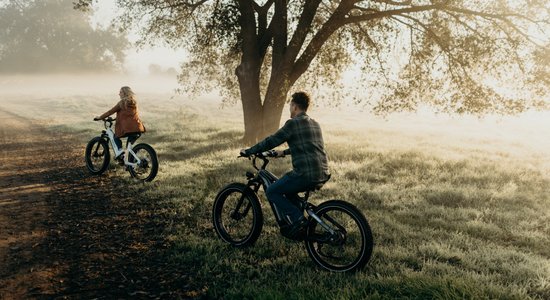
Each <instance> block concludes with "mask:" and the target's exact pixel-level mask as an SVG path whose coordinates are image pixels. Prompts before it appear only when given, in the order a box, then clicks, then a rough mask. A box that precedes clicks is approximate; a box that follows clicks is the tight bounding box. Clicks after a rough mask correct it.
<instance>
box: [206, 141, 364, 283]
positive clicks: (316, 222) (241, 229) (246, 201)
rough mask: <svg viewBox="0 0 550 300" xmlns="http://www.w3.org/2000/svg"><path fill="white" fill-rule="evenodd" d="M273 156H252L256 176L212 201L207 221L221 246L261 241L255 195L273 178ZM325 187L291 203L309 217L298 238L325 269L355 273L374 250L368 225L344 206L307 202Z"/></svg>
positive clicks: (260, 218) (279, 219)
mask: <svg viewBox="0 0 550 300" xmlns="http://www.w3.org/2000/svg"><path fill="white" fill-rule="evenodd" d="M275 156H276V153H275V151H273V150H271V151H266V152H263V153H257V154H254V155H251V156H250V158H251V159H252V165H253V166H254V168H255V169H256V170H257V172H256V173H252V172H246V178H247V179H248V183H246V184H243V183H231V184H229V185H227V186H226V187H224V188H223V189H222V190H221V191H220V192H219V193H218V195H217V196H216V200H215V201H214V207H213V210H212V219H213V223H214V228H215V230H216V233H217V234H218V236H219V237H220V238H221V239H222V240H224V241H225V242H227V243H229V244H231V245H234V246H236V247H246V246H250V245H252V244H254V242H256V240H257V239H258V237H259V236H260V233H261V231H262V227H263V213H262V207H261V205H260V201H259V199H258V196H257V192H258V190H259V189H260V187H263V189H264V191H265V190H267V188H268V187H269V186H270V185H271V184H273V183H274V182H275V181H276V180H277V179H278V178H277V177H276V176H275V175H273V173H271V172H269V171H268V170H266V169H265V168H266V166H267V164H268V163H269V159H268V157H275ZM257 159H260V160H262V162H263V163H262V165H261V167H258V166H257V165H256V161H257ZM325 182H326V181H325ZM325 182H319V183H317V184H315V185H314V186H312V187H311V188H310V189H309V190H307V191H305V192H304V196H299V195H297V196H296V197H295V198H294V199H292V200H291V201H293V203H294V204H296V205H297V206H298V207H300V208H301V209H302V210H303V211H305V212H306V213H307V215H308V217H307V226H306V232H305V238H304V239H303V241H304V242H305V246H306V249H307V252H308V254H309V256H310V257H311V258H312V259H313V261H314V262H315V263H316V264H317V265H319V266H320V267H322V268H324V269H326V270H329V271H333V272H348V271H355V270H359V269H361V268H363V267H364V266H365V265H366V264H367V262H368V261H369V259H370V257H371V255H372V250H373V247H374V243H373V237H372V232H371V229H370V226H369V223H368V222H367V219H366V218H365V216H364V215H363V214H362V213H361V211H360V210H359V209H357V207H355V206H354V205H352V204H350V203H348V202H345V201H342V200H330V201H326V202H323V203H321V204H320V205H319V206H316V205H313V204H312V203H310V202H308V200H309V195H310V193H311V192H313V191H315V190H318V189H320V188H321V186H322V185H323V184H324V183H325ZM268 202H269V201H268ZM269 204H270V205H271V209H272V210H273V214H274V215H275V218H276V220H277V223H278V225H279V227H280V226H282V225H283V224H285V222H284V221H283V219H282V216H281V213H280V212H279V211H277V208H276V206H274V205H273V204H272V203H271V202H269Z"/></svg>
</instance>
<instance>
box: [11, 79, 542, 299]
mask: <svg viewBox="0 0 550 300" xmlns="http://www.w3.org/2000/svg"><path fill="white" fill-rule="evenodd" d="M116 92H117V90H116V89H115V90H114V92H112V93H111V94H112V96H111V94H109V95H108V94H106V93H103V94H100V93H98V94H97V95H94V96H89V95H90V94H86V95H85V96H80V95H74V94H72V95H71V94H67V95H65V96H60V97H53V96H51V95H48V96H45V97H39V96H36V95H32V96H29V95H8V96H3V98H2V100H0V102H1V104H2V106H3V107H4V108H5V109H8V110H10V111H13V112H15V113H17V114H21V115H24V116H32V117H33V118H34V119H36V120H37V122H39V123H40V124H45V125H47V126H48V127H49V128H51V129H52V132H54V131H56V130H60V131H63V132H70V133H74V134H75V136H76V137H77V138H78V139H79V141H80V142H81V143H82V149H84V147H85V143H86V142H87V140H89V139H90V138H92V137H93V136H94V135H96V134H97V133H98V132H99V130H100V126H99V124H98V123H93V122H91V119H92V118H93V116H94V115H99V114H100V113H102V112H103V111H106V110H107V109H108V108H110V107H111V106H112V104H114V103H115V102H116V98H115V96H116ZM139 96H140V103H141V111H142V119H143V120H144V122H145V125H146V126H147V128H148V130H149V132H148V133H147V134H146V135H145V136H144V137H143V138H142V139H141V141H143V142H147V143H149V144H151V145H153V146H154V147H155V149H156V150H157V152H158V155H159V160H160V163H161V165H160V171H159V175H158V177H157V179H156V180H155V182H154V183H152V184H148V185H147V186H146V188H145V192H143V193H141V194H140V195H139V197H144V198H145V199H149V200H150V201H151V202H154V203H155V204H156V210H157V213H158V214H159V215H160V216H162V215H165V214H166V215H168V214H179V215H180V216H182V217H183V220H184V222H183V223H181V224H172V227H170V228H167V233H166V234H167V235H169V236H168V238H169V239H170V241H172V243H171V247H170V249H168V250H167V254H166V255H167V257H166V259H167V260H168V261H170V262H171V263H173V264H176V265H181V266H182V268H188V269H189V271H190V272H191V273H193V274H195V276H194V282H193V283H192V284H194V285H197V286H203V291H204V292H205V293H206V295H207V296H208V297H212V298H222V297H223V298H226V299H242V298H250V299H282V298H285V299H286V298H291V299H309V298H321V299H350V298H355V299H359V298H369V299H378V298H388V299H395V298H417V299H430V298H435V299H463V298H466V299H486V298H487V299H495V298H498V299H531V298H532V299H550V199H549V195H550V158H549V153H548V151H547V149H549V148H548V146H549V143H548V142H547V141H545V140H544V139H546V140H550V139H549V138H548V137H549V134H550V131H549V130H548V129H544V128H543V127H541V126H544V122H545V121H544V120H538V121H537V120H535V119H531V123H529V126H527V125H525V122H523V121H522V122H520V121H517V120H514V119H504V120H501V121H500V122H497V121H495V120H494V119H489V120H477V119H474V118H472V119H448V118H443V117H418V116H410V115H400V116H392V117H390V118H389V119H388V120H383V119H381V118H377V117H373V116H370V115H368V114H366V113H358V112H351V113H350V112H346V111H343V110H332V111H328V110H327V111H321V110H320V109H317V110H315V109H314V110H313V111H312V112H311V115H312V116H313V117H314V118H316V119H317V120H318V121H320V123H321V125H322V126H323V129H324V135H325V142H326V147H327V152H328V154H329V158H330V168H331V171H332V173H333V176H332V180H331V181H330V182H329V183H328V184H326V185H325V187H324V188H323V189H322V190H321V191H320V192H318V193H316V194H314V195H313V199H314V201H313V202H321V201H323V200H328V199H345V200H347V201H349V202H352V203H353V204H355V205H356V206H357V207H359V208H360V209H361V210H362V211H363V212H364V214H365V215H366V216H367V218H368V220H369V222H370V224H371V227H372V229H373V233H374V237H375V250H374V253H373V256H372V260H371V261H370V262H369V264H368V265H367V267H366V268H365V269H364V270H363V271H361V272H358V273H354V274H331V273H327V272H323V271H320V269H319V268H317V267H316V266H315V265H314V263H313V262H312V261H311V260H310V259H309V257H308V255H307V253H306V251H305V247H304V246H303V244H301V243H296V242H291V241H288V240H286V239H284V238H283V237H281V236H280V235H279V234H278V230H277V228H276V226H275V222H274V219H273V217H272V216H271V211H270V210H269V208H268V205H266V204H267V202H265V197H264V196H263V193H262V195H261V197H260V198H261V200H262V203H263V204H265V205H263V207H264V216H266V217H267V218H266V220H265V224H264V230H263V232H262V235H261V236H260V238H259V240H258V242H257V243H256V245H255V246H254V247H251V248H248V249H245V250H241V249H233V248H231V247H229V246H228V245H226V244H224V243H222V242H221V240H220V239H219V238H217V236H216V234H215V232H214V229H213V226H212V222H211V208H212V203H213V200H214V197H215V195H216V193H217V192H218V190H219V189H220V188H222V187H223V186H224V185H226V184H228V183H230V182H233V181H240V182H244V180H245V178H244V173H245V171H247V170H249V169H251V166H250V165H249V162H248V160H243V159H237V154H238V150H239V149H240V148H243V145H241V144H240V143H239V138H240V137H241V136H242V126H241V114H240V112H239V107H232V108H227V109H223V110H221V109H219V103H218V102H216V101H207V100H205V99H202V100H201V99H197V100H189V99H183V97H181V96H178V97H175V98H170V96H169V95H167V94H152V93H151V94H146V93H143V94H140V95H139ZM286 114H287V113H286V111H285V113H284V117H286ZM0 142H1V141H0ZM270 167H271V171H273V172H274V173H275V174H282V173H284V172H285V171H286V170H288V169H289V168H290V161H289V159H285V160H277V161H274V162H273V163H272V164H271V165H270ZM109 176H120V177H124V178H127V177H128V175H127V174H124V172H123V171H122V170H120V169H119V170H118V171H117V170H111V171H110V173H109ZM127 182H128V186H129V188H134V187H132V185H130V183H132V181H131V180H130V179H129V178H128V179H127Z"/></svg>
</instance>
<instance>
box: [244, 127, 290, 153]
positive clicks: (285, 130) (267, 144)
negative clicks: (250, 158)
mask: <svg viewBox="0 0 550 300" xmlns="http://www.w3.org/2000/svg"><path fill="white" fill-rule="evenodd" d="M291 127H292V120H288V121H286V123H285V125H284V126H283V127H281V129H279V130H277V132H275V133H274V134H273V135H270V136H268V137H267V138H265V139H264V140H263V141H261V142H259V143H257V144H256V145H254V146H252V147H250V148H249V149H247V150H246V151H245V152H246V154H248V155H250V154H254V153H259V152H263V151H267V150H271V149H273V148H275V147H277V146H279V145H280V144H282V143H284V142H286V141H287V140H288V139H289V138H290V133H291V132H292V130H291Z"/></svg>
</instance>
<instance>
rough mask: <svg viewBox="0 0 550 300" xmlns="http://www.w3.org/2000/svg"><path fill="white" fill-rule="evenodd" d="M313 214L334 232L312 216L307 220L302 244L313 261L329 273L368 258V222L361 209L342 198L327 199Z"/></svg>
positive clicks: (370, 243)
mask: <svg viewBox="0 0 550 300" xmlns="http://www.w3.org/2000/svg"><path fill="white" fill-rule="evenodd" d="M315 213H316V214H317V215H318V216H319V217H320V218H321V220H323V221H324V222H325V223H326V224H327V225H328V226H330V227H331V228H332V229H333V230H334V231H335V234H333V235H331V234H330V233H329V232H328V231H327V230H326V229H324V228H323V227H322V226H321V225H320V224H319V223H317V222H316V221H315V220H314V219H311V220H310V225H309V226H308V228H307V237H306V242H305V243H306V248H307V252H308V254H309V256H310V257H311V258H312V259H313V261H314V262H315V263H316V264H317V265H319V266H320V267H322V268H324V269H326V270H329V271H332V272H348V271H355V270H359V269H361V268H363V267H364V266H365V265H366V264H367V262H368V261H369V260H370V257H371V255H372V249H373V246H374V243H373V238H372V232H371V229H370V226H369V223H368V222H367V219H366V218H365V216H364V215H363V214H362V213H361V211H359V210H358V209H357V208H356V207H355V206H353V205H352V204H350V203H347V202H345V201H341V200H331V201H327V202H325V203H322V204H321V205H319V206H318V207H317V208H316V209H315Z"/></svg>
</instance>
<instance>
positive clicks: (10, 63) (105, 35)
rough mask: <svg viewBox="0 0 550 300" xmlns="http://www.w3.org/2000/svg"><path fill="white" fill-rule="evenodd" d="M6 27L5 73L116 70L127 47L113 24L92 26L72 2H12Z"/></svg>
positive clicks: (0, 57)
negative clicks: (111, 25) (103, 26)
mask: <svg viewBox="0 0 550 300" xmlns="http://www.w3.org/2000/svg"><path fill="white" fill-rule="evenodd" d="M0 28H2V30H0V72H2V73H14V72H15V73H28V72H60V71H97V70H100V71H104V70H113V69H116V68H119V67H120V64H121V63H122V61H123V59H124V53H123V51H124V49H125V48H126V46H127V40H126V38H125V37H124V35H122V34H121V33H119V32H116V31H115V30H114V29H113V28H106V29H103V28H96V29H94V28H92V26H91V24H90V23H89V20H88V13H84V12H79V11H75V10H74V9H73V3H72V1H71V0H47V1H34V0H25V1H10V2H9V3H7V4H4V5H1V6H0Z"/></svg>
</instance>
